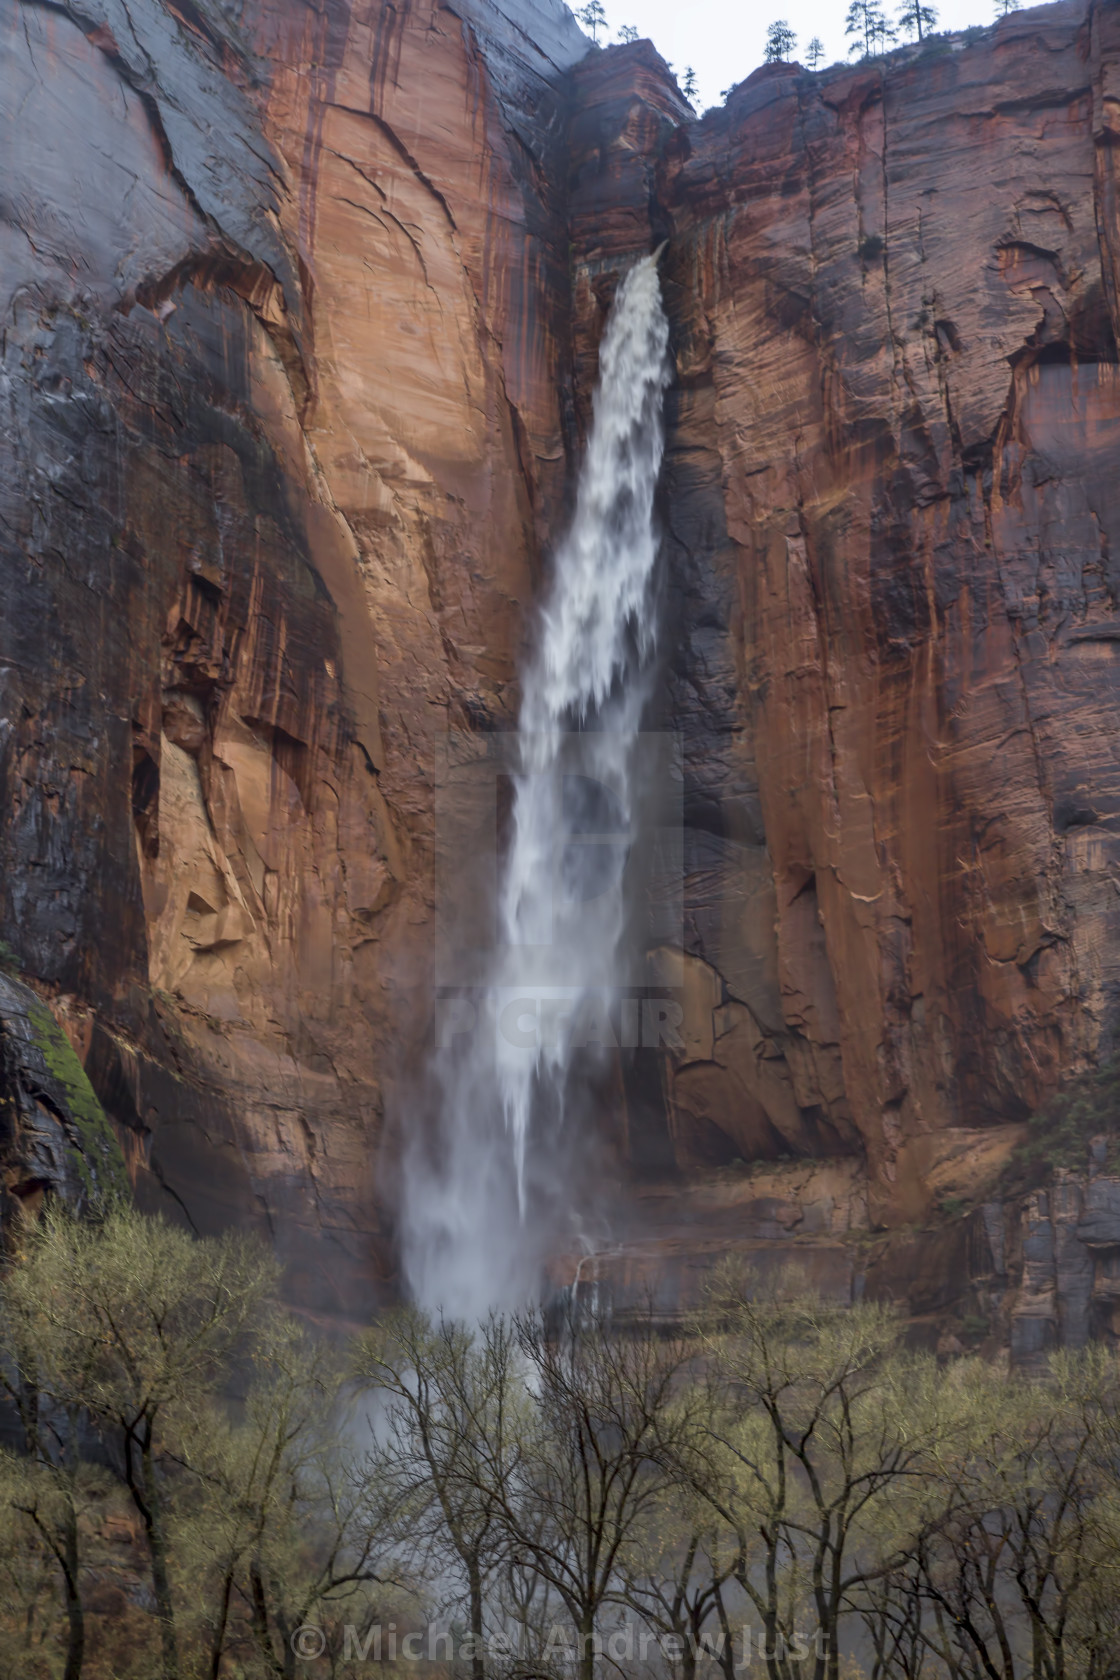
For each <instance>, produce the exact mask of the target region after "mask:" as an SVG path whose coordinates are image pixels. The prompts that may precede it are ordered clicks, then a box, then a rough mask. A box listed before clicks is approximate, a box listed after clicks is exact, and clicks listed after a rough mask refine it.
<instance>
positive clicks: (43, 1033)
mask: <svg viewBox="0 0 1120 1680" xmlns="http://www.w3.org/2000/svg"><path fill="white" fill-rule="evenodd" d="M28 1016H29V1018H30V1021H31V1026H32V1030H33V1031H34V1034H35V1041H36V1043H37V1044H38V1046H39V1049H40V1051H41V1052H42V1055H43V1060H44V1061H45V1062H46V1064H47V1067H48V1069H49V1070H50V1073H51V1076H52V1077H53V1078H54V1079H55V1080H56V1081H57V1083H58V1085H59V1087H60V1088H61V1090H62V1092H63V1095H64V1096H65V1099H66V1104H67V1107H68V1109H69V1111H70V1114H71V1116H72V1118H73V1121H74V1126H75V1129H76V1131H77V1133H78V1139H79V1147H78V1148H77V1149H76V1150H74V1151H73V1152H72V1153H73V1159H74V1164H75V1166H76V1168H77V1170H78V1174H79V1177H80V1178H81V1180H82V1183H83V1184H84V1186H85V1188H86V1191H87V1193H88V1194H89V1196H90V1198H91V1200H92V1202H93V1203H94V1204H95V1205H103V1206H108V1205H109V1204H110V1203H112V1202H113V1201H114V1200H117V1199H120V1198H124V1199H126V1200H127V1199H128V1197H129V1196H130V1194H131V1190H130V1186H129V1181H128V1172H127V1170H126V1168H125V1164H124V1156H123V1155H122V1154H121V1146H120V1144H119V1143H118V1142H117V1137H116V1133H115V1132H114V1131H113V1127H112V1125H111V1124H110V1122H109V1119H108V1117H107V1115H106V1113H105V1110H104V1109H103V1108H102V1106H101V1104H100V1103H99V1102H98V1100H97V1094H96V1092H95V1091H94V1089H93V1086H92V1085H91V1084H90V1082H89V1078H88V1076H87V1074H86V1070H85V1068H84V1067H83V1066H82V1064H81V1062H80V1061H79V1060H78V1056H77V1053H76V1051H75V1049H74V1046H73V1045H72V1044H71V1043H70V1040H69V1039H68V1038H67V1036H66V1034H65V1033H64V1032H63V1030H62V1028H61V1027H60V1026H59V1024H58V1022H57V1021H56V1020H55V1018H54V1016H53V1015H52V1014H51V1012H50V1010H49V1009H48V1008H47V1007H46V1005H45V1004H42V1003H35V1004H32V1005H31V1006H30V1007H29V1009H28Z"/></svg>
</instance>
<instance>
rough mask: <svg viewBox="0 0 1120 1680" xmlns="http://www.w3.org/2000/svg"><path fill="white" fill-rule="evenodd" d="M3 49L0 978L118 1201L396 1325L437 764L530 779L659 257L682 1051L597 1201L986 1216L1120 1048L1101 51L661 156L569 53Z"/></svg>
mask: <svg viewBox="0 0 1120 1680" xmlns="http://www.w3.org/2000/svg"><path fill="white" fill-rule="evenodd" d="M2 30H3V33H2V37H0V39H2V52H3V62H2V68H0V76H2V83H0V85H2V87H3V90H4V100H5V108H6V110H7V111H8V112H9V113H10V115H11V117H12V121H13V124H14V125H15V133H16V144H15V145H14V146H12V147H10V148H9V155H10V156H12V157H14V158H15V160H16V169H15V170H14V171H13V174H12V179H11V180H10V181H6V182H5V187H4V194H5V196H4V203H3V211H2V220H0V230H2V237H3V252H4V256H3V262H2V267H0V280H2V284H3V291H4V296H3V300H2V306H3V320H4V339H3V345H4V386H3V391H4V403H5V412H6V418H5V428H4V430H5V441H4V445H3V449H4V469H3V479H2V484H3V489H2V492H0V493H2V495H3V498H4V503H3V509H4V536H3V553H2V556H0V568H2V576H3V579H4V597H3V598H4V611H3V619H2V624H0V643H2V652H0V673H2V675H0V684H2V687H0V787H2V788H3V796H2V797H3V811H2V813H0V815H2V823H0V856H2V858H3V864H2V869H3V892H2V921H3V927H2V930H0V931H2V932H3V934H4V937H5V938H6V939H7V940H8V941H9V942H10V943H11V945H12V946H13V947H14V948H15V950H16V951H17V952H18V954H19V957H20V959H21V962H22V965H23V969H24V972H25V974H26V975H27V976H28V977H30V978H31V979H32V980H33V981H34V982H35V983H36V984H37V985H38V986H39V988H40V990H41V992H42V993H43V995H46V996H49V997H50V999H51V1000H52V1002H53V1006H54V1008H55V1011H56V1014H57V1015H58V1016H59V1018H60V1019H62V1020H63V1021H64V1022H65V1024H66V1026H67V1029H68V1031H69V1032H70V1034H71V1037H72V1039H73V1041H74V1042H75V1044H76V1045H77V1046H78V1047H79V1049H80V1051H81V1053H82V1055H83V1057H84V1059H85V1062H86V1066H87V1069H88V1071H89V1074H90V1077H91V1079H92V1080H93V1083H94V1086H95V1087H96V1088H97V1090H98V1092H99V1094H100V1096H101V1098H102V1100H103V1102H104V1103H105V1105H106V1107H107V1109H108V1110H109V1112H110V1114H111V1115H112V1117H113V1119H114V1120H115V1121H116V1123H117V1125H118V1127H119V1128H120V1130H121V1133H122V1136H123V1138H124V1140H125V1142H126V1145H127V1149H128V1153H129V1155H130V1160H131V1165H132V1169H133V1172H134V1173H135V1175H136V1179H137V1182H138V1184H139V1185H140V1186H141V1187H143V1188H144V1190H145V1193H146V1194H148V1195H149V1196H155V1195H163V1194H166V1195H167V1196H169V1197H171V1198H172V1199H173V1200H175V1201H176V1202H178V1203H180V1204H181V1205H182V1206H183V1208H185V1210H186V1211H187V1213H188V1214H189V1216H190V1217H191V1218H192V1219H193V1220H194V1221H195V1223H196V1224H197V1225H199V1226H200V1227H201V1228H206V1227H208V1226H210V1225H212V1224H214V1223H218V1222H222V1221H224V1220H227V1219H229V1218H232V1217H236V1218H239V1219H245V1218H247V1217H252V1218H256V1219H259V1220H260V1222H261V1223H262V1225H263V1226H264V1227H265V1228H266V1229H267V1230H269V1231H270V1232H271V1233H272V1235H273V1236H274V1238H275V1240H276V1241H277V1243H278V1244H279V1246H280V1248H281V1251H282V1252H283V1254H284V1255H285V1258H286V1260H287V1262H288V1264H289V1267H290V1275H291V1287H292V1290H293V1293H294V1294H295V1295H296V1296H298V1298H300V1299H301V1300H303V1301H304V1302H306V1303H307V1304H309V1305H312V1306H315V1307H317V1308H320V1309H323V1310H327V1311H331V1312H340V1311H341V1312H349V1311H357V1310H361V1309H362V1308H363V1307H364V1305H365V1304H366V1303H367V1302H368V1299H369V1296H370V1292H371V1288H373V1287H374V1286H375V1280H376V1279H378V1278H384V1277H386V1276H387V1275H388V1272H389V1270H390V1269H391V1265H392V1260H391V1248H390V1244H389V1242H388V1240H387V1233H388V1232H389V1230H390V1227H391V1207H390V1206H389V1205H388V1204H389V1203H390V1202H391V1171H390V1167H389V1161H388V1157H387V1155H386V1154H385V1150H386V1148H387V1147H389V1148H390V1151H391V1136H390V1137H389V1139H388V1146H387V1143H386V1136H387V1130H388V1131H389V1132H391V1126H392V1125H393V1124H396V1125H400V1124H407V1123H408V1121H409V1112H408V1108H407V1095H406V1093H407V1090H408V1088H409V1087H408V1083H407V1080H408V1076H409V1072H410V1069H412V1068H414V1067H415V1066H416V1065H417V1063H418V1062H419V1061H420V1060H422V1056H423V1047H424V1043H425V1040H426V1036H427V1034H428V1031H429V1027H430V1008H431V986H432V932H431V891H432V889H431V878H430V877H431V853H432V765H433V742H434V738H435V735H436V733H437V732H438V731H439V730H440V729H442V728H445V727H446V726H447V724H448V723H452V724H455V725H457V726H466V727H485V726H487V725H489V724H493V723H499V724H500V723H501V722H503V720H508V719H509V717H510V716H511V702H512V699H513V694H512V689H511V684H512V682H513V678H514V671H515V660H516V655H517V651H518V646H519V641H520V637H521V635H522V627H523V624H524V621H525V609H526V607H527V605H528V604H529V603H530V601H531V599H532V596H533V592H534V587H535V584H536V581H537V578H538V575H539V568H540V567H541V565H542V564H546V563H547V553H548V538H549V533H551V532H555V530H556V528H557V525H558V523H559V522H560V521H561V519H562V517H563V509H564V505H565V503H564V498H565V488H566V485H567V483H568V482H569V478H570V465H571V460H572V457H573V454H574V451H575V450H576V449H577V448H578V437H579V431H580V426H581V422H582V418H583V417H584V416H585V414H586V404H587V398H588V393H589V388H590V384H591V381H592V379H593V376H594V366H595V354H596V345H597V342H598V335H599V331H600V328H601V324H602V317H603V313H604V311H605V308H606V306H607V304H608V303H609V299H610V296H611V295H612V293H613V288H614V285H615V284H616V282H617V275H618V272H619V269H620V266H621V265H622V264H623V263H624V262H625V261H627V260H629V259H630V258H631V257H632V256H633V255H634V254H635V253H637V252H639V251H645V250H647V249H649V247H650V245H651V243H655V242H656V241H658V240H660V239H662V238H665V237H668V238H669V239H670V245H669V249H668V253H667V256H666V258H665V260H664V265H663V267H664V275H665V283H666V297H667V301H668V305H669V308H670V311H671V314H672V318H673V332H674V351H675V354H676V361H677V380H676V384H675V386H674V390H673V392H672V395H671V399H670V413H669V450H668V456H667V469H666V475H665V484H664V495H663V518H664V524H665V531H666V557H667V565H666V571H667V584H666V588H667V607H666V614H665V621H666V626H667V640H666V647H665V663H666V669H665V677H666V680H665V683H664V685H663V693H664V702H663V715H662V717H661V718H660V719H659V721H660V722H661V723H663V724H668V725H671V726H673V727H677V728H680V729H681V730H682V732H683V735H684V739H685V745H686V753H687V759H688V766H689V771H688V775H689V779H688V785H687V789H686V820H687V824H688V833H687V868H688V896H687V911H688V922H687V940H686V944H687V951H686V953H685V954H684V955H683V956H679V957H677V958H675V959H673V960H674V961H675V962H676V964H677V969H676V977H677V978H678V979H679V980H680V982H681V983H682V984H683V985H684V988H685V995H686V999H687V1006H688V1017H687V1032H686V1038H687V1045H688V1048H687V1053H686V1054H685V1055H684V1056H682V1057H678V1058H676V1059H675V1061H674V1062H673V1063H672V1065H667V1066H666V1067H664V1068H663V1069H662V1070H661V1072H660V1076H659V1078H658V1079H656V1080H650V1079H648V1078H647V1079H646V1080H645V1081H644V1082H642V1081H634V1080H632V1081H631V1082H630V1086H629V1088H628V1091H627V1104H628V1108H629V1123H628V1127H627V1129H626V1135H627V1137H628V1140H629V1150H630V1154H631V1156H632V1158H633V1161H634V1164H635V1165H636V1166H637V1167H638V1168H640V1169H642V1170H644V1171H646V1172H650V1171H654V1170H656V1171H659V1172H662V1173H664V1172H666V1171H671V1172H672V1173H674V1174H676V1175H682V1176H683V1175H687V1174H689V1173H691V1172H693V1171H695V1170H696V1169H698V1168H701V1167H704V1166H706V1165H711V1164H713V1163H719V1162H721V1161H729V1160H731V1159H732V1158H735V1157H738V1158H741V1159H744V1160H751V1159H754V1158H756V1157H759V1156H761V1157H764V1158H765V1157H774V1156H776V1155H779V1154H782V1153H790V1154H794V1155H800V1156H813V1155H820V1154H827V1155H834V1154H836V1153H838V1152H840V1153H847V1154H849V1155H850V1156H852V1157H853V1158H854V1159H855V1160H856V1161H857V1162H862V1161H864V1160H866V1163H867V1191H868V1195H869V1200H870V1207H871V1217H872V1219H873V1220H875V1221H877V1222H884V1223H887V1224H892V1223H899V1222H905V1221H908V1220H912V1219H914V1218H916V1217H918V1216H919V1215H921V1214H923V1213H924V1212H925V1210H926V1208H927V1206H928V1203H929V1199H930V1195H931V1193H937V1194H941V1193H944V1192H945V1191H952V1190H954V1189H955V1188H958V1187H959V1182H960V1181H961V1179H962V1177H963V1178H964V1179H971V1180H974V1181H975V1182H974V1183H973V1185H972V1188H976V1189H981V1188H982V1187H983V1185H982V1183H981V1180H983V1179H984V1177H985V1175H987V1176H988V1177H990V1176H991V1175H992V1173H993V1172H994V1170H995V1168H996V1166H998V1163H999V1159H1000V1158H1001V1155H1002V1154H1005V1153H1006V1148H1007V1145H1008V1140H1009V1138H1010V1137H1012V1136H1013V1135H1014V1134H1013V1133H1012V1132H1011V1131H1010V1130H1009V1129H1008V1126H1009V1123H1011V1122H1015V1121H1018V1120H1021V1119H1022V1118H1023V1117H1024V1116H1025V1115H1026V1114H1028V1113H1029V1112H1030V1111H1031V1110H1032V1108H1034V1107H1035V1106H1036V1105H1037V1103H1038V1101H1039V1099H1040V1097H1041V1096H1043V1095H1044V1094H1046V1093H1047V1092H1048V1091H1049V1090H1050V1089H1052V1088H1053V1087H1054V1086H1055V1084H1056V1083H1057V1082H1058V1081H1059V1080H1060V1079H1061V1078H1062V1077H1063V1076H1064V1075H1065V1074H1067V1073H1068V1072H1070V1071H1072V1070H1074V1069H1076V1068H1078V1067H1080V1066H1082V1065H1084V1064H1085V1063H1086V1062H1087V1061H1089V1060H1091V1059H1092V1058H1093V1057H1094V1056H1096V1055H1097V1054H1098V1053H1099V1051H1100V1050H1101V1048H1102V1046H1105V1045H1107V1044H1108V1043H1109V1042H1110V1041H1111V1038H1112V1036H1113V1035H1114V1031H1115V1023H1116V1012H1117V987H1118V981H1120V968H1118V964H1120V945H1118V943H1117V931H1118V928H1117V918H1118V917H1120V902H1118V898H1117V895H1118V893H1120V869H1118V867H1117V865H1118V862H1120V859H1118V857H1117V842H1116V840H1115V838H1114V835H1115V824H1116V818H1117V811H1118V808H1120V769H1118V765H1120V753H1118V752H1117V750H1116V748H1117V734H1118V725H1120V682H1118V677H1117V675H1116V674H1114V659H1115V657H1116V656H1114V655H1113V654H1112V647H1113V646H1114V645H1120V642H1118V639H1120V618H1118V617H1117V615H1116V603H1115V587H1116V586H1115V581H1114V576H1113V573H1114V569H1115V564H1116V561H1115V559H1114V556H1115V554H1116V553H1117V550H1118V545H1120V493H1118V491H1117V488H1116V486H1117V483H1118V478H1117V461H1118V446H1120V378H1118V375H1117V352H1116V339H1115V332H1116V324H1117V311H1118V308H1120V304H1118V302H1117V296H1118V284H1120V268H1118V263H1120V223H1118V219H1117V218H1118V210H1117V191H1116V171H1117V167H1118V165H1117V162H1116V153H1115V146H1114V142H1116V141H1117V139H1118V137H1120V128H1118V125H1120V118H1118V116H1117V113H1118V112H1120V8H1117V7H1116V6H1092V7H1090V8H1088V9H1086V7H1085V6H1084V5H1082V4H1080V3H1078V0H1069V3H1066V4H1061V5H1057V6H1050V7H1045V8H1039V9H1036V10H1034V11H1031V12H1028V13H1023V14H1021V15H1019V16H1017V17H1012V18H1009V19H1007V20H1005V21H1004V22H1003V23H1001V24H1000V25H999V26H998V27H996V28H995V29H993V30H990V31H987V32H986V33H985V35H984V37H983V38H982V39H981V40H979V41H978V42H976V43H975V44H973V45H971V46H969V47H967V48H966V49H961V48H960V44H959V43H956V44H953V45H947V44H945V43H935V44H934V47H933V50H930V51H927V52H926V53H919V52H917V51H912V52H909V53H904V54H901V55H895V56H894V57H893V58H892V59H891V60H889V61H886V62H884V63H883V64H880V65H875V66H871V67H861V68H858V69H854V70H843V71H834V72H830V73H825V74H824V75H821V76H808V75H805V74H803V73H801V72H800V71H798V70H797V69H796V68H791V67H778V68H777V69H775V70H774V71H773V72H760V73H758V74H757V75H756V76H755V77H752V78H751V79H750V81H749V82H748V83H746V84H745V85H744V86H742V87H741V88H740V89H739V90H737V92H736V93H735V94H734V95H733V96H732V97H731V99H730V100H729V102H728V105H727V107H726V108H725V109H723V110H721V111H718V112H715V113H712V114H710V115H709V116H708V117H707V118H705V119H704V121H703V122H700V123H697V122H696V121H694V120H693V119H692V118H691V116H690V114H689V113H688V111H687V108H686V107H685V106H684V105H683V103H682V102H681V100H680V98H679V95H678V94H677V92H676V90H675V88H674V87H673V85H672V84H671V81H670V80H669V78H668V77H667V74H666V72H665V70H664V67H663V66H662V65H661V64H660V61H659V60H658V59H657V58H656V55H654V54H652V53H651V51H650V49H649V48H648V45H643V44H638V45H637V46H635V47H633V48H612V49H609V50H608V51H606V52H601V53H593V54H592V53H588V51H587V43H586V42H584V41H583V39H582V37H581V36H580V35H579V32H578V31H577V30H576V29H575V26H574V24H573V23H572V22H571V19H570V17H569V16H568V14H567V13H566V12H565V11H564V9H563V8H562V7H561V6H560V5H559V3H558V0H557V3H556V4H555V5H552V4H549V3H546V0H540V4H539V5H531V4H529V0H516V4H515V3H514V0H508V4H507V6H506V7H504V8H502V7H498V6H495V5H491V4H490V3H489V0H471V3H470V4H463V3H457V4H455V5H454V6H452V5H451V4H442V5H441V4H438V3H436V0H431V3H428V0H423V3H420V4H413V5H410V6H407V7H401V8H397V7H395V6H391V5H380V4H376V3H371V4H364V5H363V4H361V3H360V0H358V3H354V4H345V3H341V0H331V3H329V4H324V5H323V6H322V7H320V8H318V9H312V8H307V7H304V6H302V5H300V4H297V3H296V0H252V3H251V4H249V5H248V6H246V8H245V9H244V10H243V11H242V12H241V13H240V15H239V17H238V18H237V19H236V21H235V20H234V17H233V13H232V12H230V11H227V10H225V9H223V8H222V7H221V6H220V5H219V4H217V0H207V4H205V5H201V4H199V5H195V4H194V3H191V4H187V3H186V0H179V3H178V4H176V5H172V4H171V3H170V0H165V3H163V4H161V3H160V0H130V3H128V4H126V3H125V0H81V3H80V4H79V3H78V0H68V3H67V4H65V5H57V6H56V5H42V4H26V5H20V6H17V7H15V8H13V9H12V12H11V13H10V14H9V15H8V16H7V17H6V19H5V21H4V23H3V26H2ZM387 1120H388V1122H389V1125H388V1127H387ZM1001 1128H1002V1129H1001ZM12 1161H13V1165H12V1167H11V1172H10V1174H9V1176H10V1177H13V1176H15V1177H18V1174H19V1172H20V1170H21V1168H20V1166H19V1161H18V1150H15V1151H14V1153H13V1154H12ZM161 1187H162V1188H161ZM861 1195H862V1192H861ZM767 1217H769V1216H767ZM830 1217H831V1216H830ZM795 1223H796V1221H795Z"/></svg>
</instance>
